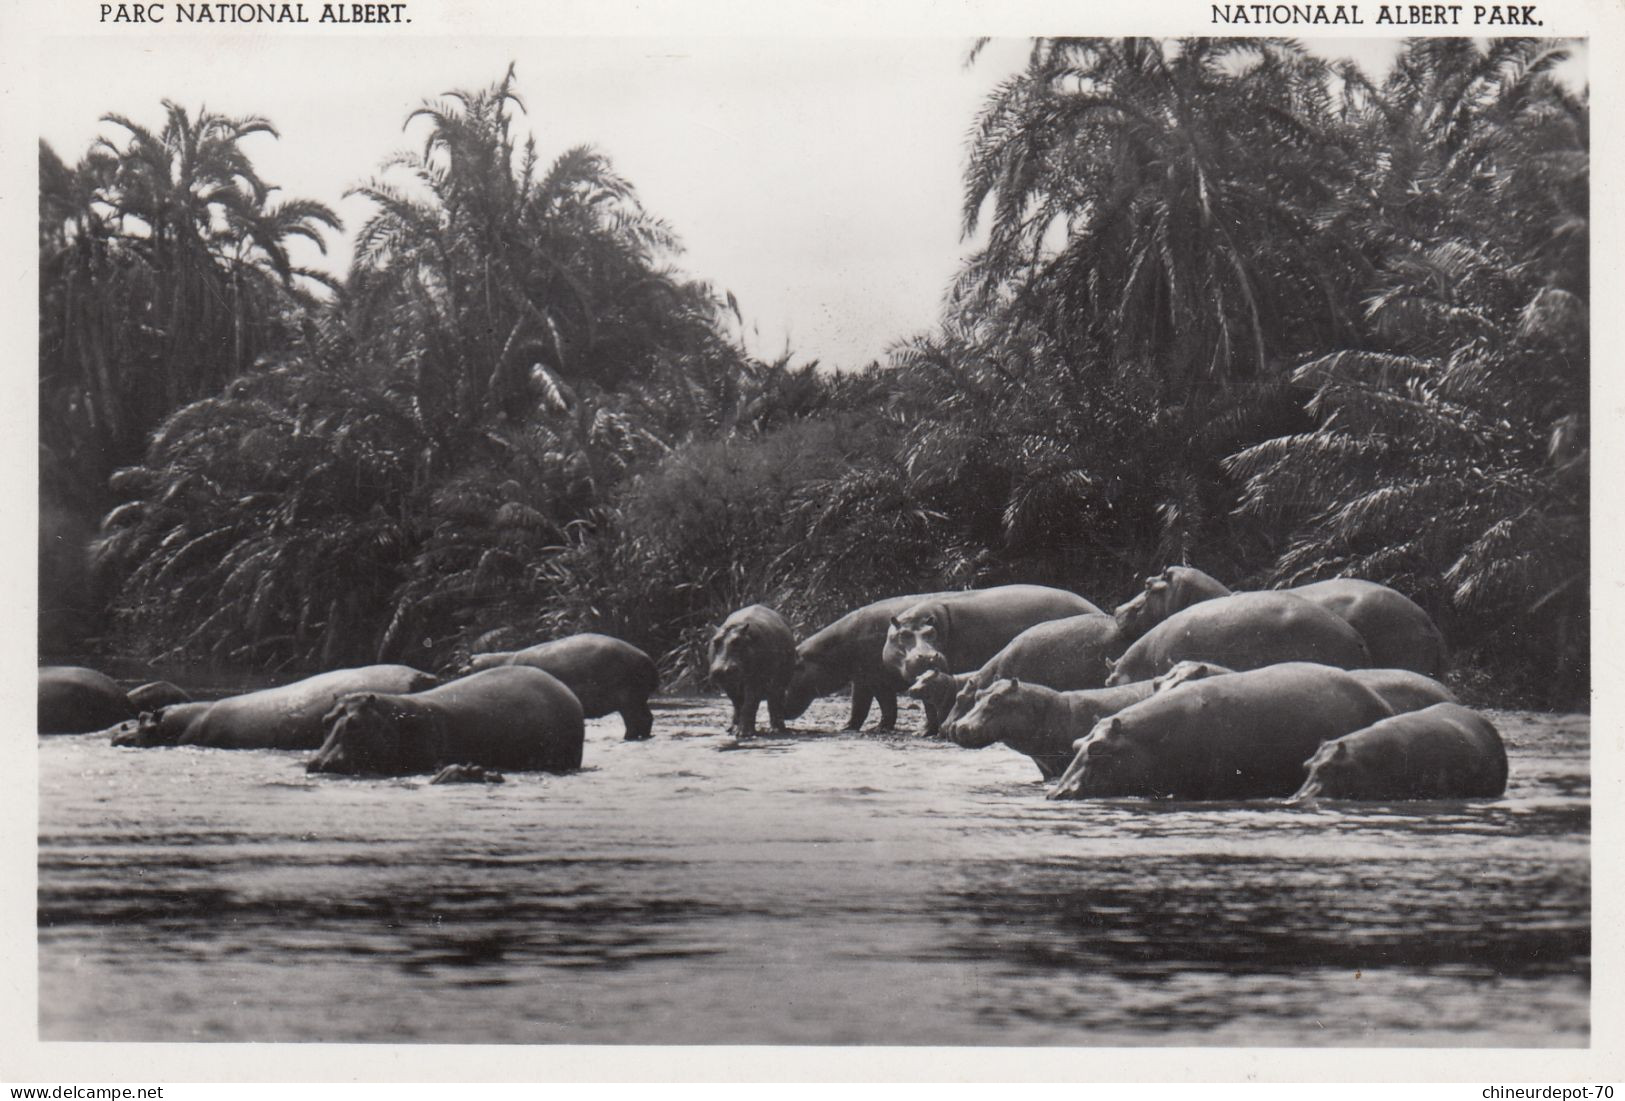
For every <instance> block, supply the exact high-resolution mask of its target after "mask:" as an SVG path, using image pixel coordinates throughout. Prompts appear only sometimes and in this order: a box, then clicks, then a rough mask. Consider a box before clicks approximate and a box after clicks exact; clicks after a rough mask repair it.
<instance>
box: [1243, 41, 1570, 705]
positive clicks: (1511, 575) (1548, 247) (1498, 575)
mask: <svg viewBox="0 0 1625 1101" xmlns="http://www.w3.org/2000/svg"><path fill="white" fill-rule="evenodd" d="M1560 57H1561V51H1560V50H1558V49H1555V48H1554V47H1553V46H1552V45H1551V44H1550V43H1541V42H1537V41H1534V40H1495V41H1494V42H1492V43H1491V44H1490V45H1488V46H1486V47H1479V46H1477V45H1474V44H1473V43H1471V42H1470V41H1467V40H1460V41H1455V40H1451V41H1449V42H1445V41H1443V40H1432V39H1428V40H1420V41H1418V42H1415V43H1412V44H1411V45H1410V46H1409V47H1408V48H1407V50H1406V51H1405V52H1404V53H1403V54H1402V55H1401V57H1400V60H1399V62H1398V64H1397V65H1396V68H1395V72H1394V74H1393V76H1392V77H1390V79H1389V80H1388V81H1387V82H1386V84H1385V85H1384V88H1383V89H1382V93H1381V96H1380V97H1378V99H1377V101H1376V102H1375V104H1374V106H1373V109H1372V111H1371V112H1370V114H1369V125H1370V126H1372V127H1373V128H1374V129H1375V133H1374V134H1371V135H1368V141H1369V142H1370V145H1371V147H1372V148H1374V149H1380V150H1383V152H1384V155H1383V156H1380V157H1373V158H1372V159H1371V160H1370V161H1369V162H1368V164H1369V167H1368V168H1367V170H1366V171H1365V172H1364V173H1363V177H1362V178H1363V179H1364V180H1365V181H1366V182H1365V183H1363V185H1362V187H1361V189H1360V190H1361V192H1362V193H1363V194H1364V195H1366V196H1368V197H1370V198H1368V204H1367V206H1366V208H1365V209H1363V210H1360V211H1359V212H1358V218H1357V220H1358V222H1359V223H1360V224H1361V225H1362V226H1363V227H1365V231H1364V236H1365V238H1366V240H1367V242H1368V243H1367V248H1368V250H1369V252H1370V254H1371V255H1372V256H1373V257H1376V258H1377V262H1378V264H1379V268H1378V274H1377V276H1376V278H1375V280H1374V282H1373V285H1372V287H1371V289H1370V291H1369V293H1368V296H1367V299H1366V303H1365V310H1364V313H1365V322H1366V333H1365V336H1364V339H1363V340H1362V341H1361V342H1359V343H1349V344H1346V345H1345V346H1343V347H1341V348H1339V349H1338V350H1336V351H1333V352H1330V353H1329V354H1322V355H1318V356H1315V357H1312V358H1310V359H1308V360H1307V361H1306V362H1304V364H1303V365H1302V366H1300V367H1299V368H1298V369H1297V371H1296V373H1295V379H1296V380H1297V381H1298V382H1299V383H1300V384H1301V385H1304V386H1306V387H1308V388H1310V389H1311V390H1312V392H1313V395H1314V397H1313V400H1312V402H1311V405H1310V410H1311V412H1312V413H1314V414H1315V416H1316V417H1317V420H1318V424H1317V425H1316V426H1315V427H1314V428H1313V429H1312V430H1306V431H1303V432H1300V433H1297V434H1295V435H1290V436H1283V437H1280V438H1276V439H1273V440H1269V441H1267V442H1264V443H1261V444H1258V445H1256V446H1254V447H1251V448H1247V449H1244V450H1241V451H1240V452H1238V453H1237V454H1236V455H1235V456H1234V457H1233V458H1232V459H1231V460H1229V467H1230V469H1231V470H1232V471H1233V472H1234V473H1236V474H1237V475H1239V476H1242V477H1244V478H1246V480H1247V485H1246V495H1245V498H1244V501H1243V508H1244V509H1245V510H1246V511H1248V512H1249V513H1252V514H1254V515H1257V516H1260V517H1269V518H1270V519H1271V520H1272V521H1275V522H1277V523H1285V524H1287V525H1289V526H1290V530H1292V532H1293V534H1292V536H1291V539H1290V543H1289V545H1288V546H1287V548H1286V550H1285V552H1284V553H1283V554H1282V555H1281V557H1280V558H1279V560H1278V562H1277V564H1276V573H1277V575H1278V576H1279V577H1280V578H1282V579H1287V580H1295V579H1308V578H1312V577H1317V576H1324V575H1326V574H1330V573H1336V572H1343V573H1356V574H1360V575H1362V576H1368V577H1374V578H1379V579H1384V580H1390V581H1394V582H1396V583H1398V584H1400V585H1401V586H1403V587H1404V588H1406V589H1407V590H1408V591H1411V592H1414V593H1417V594H1418V595H1420V596H1422V597H1423V598H1424V599H1430V600H1431V601H1432V602H1433V603H1434V604H1435V605H1436V606H1437V607H1441V608H1445V609H1449V610H1451V611H1452V612H1453V614H1454V615H1455V616H1457V617H1458V618H1461V619H1463V620H1465V621H1466V622H1467V623H1469V624H1477V625H1487V624H1495V625H1496V627H1497V628H1498V631H1497V632H1496V633H1494V634H1491V633H1488V632H1479V633H1478V637H1480V638H1490V639H1497V638H1499V639H1505V637H1506V635H1505V631H1506V630H1507V629H1509V628H1510V629H1512V630H1514V631H1517V632H1521V633H1522V635H1523V637H1525V638H1526V639H1540V640H1542V642H1541V643H1540V646H1539V649H1540V651H1541V652H1542V653H1543V654H1544V658H1543V659H1541V660H1539V661H1538V662H1537V661H1532V660H1531V657H1530V654H1529V651H1528V649H1525V648H1511V647H1509V648H1507V649H1506V650H1503V652H1501V653H1498V654H1495V653H1492V654H1491V655H1490V658H1491V659H1499V660H1501V661H1506V660H1508V657H1509V655H1511V654H1512V653H1513V652H1514V650H1515V653H1516V658H1517V661H1518V663H1519V664H1522V665H1524V666H1526V667H1528V666H1538V667H1539V668H1540V670H1541V673H1542V677H1543V679H1544V680H1545V682H1546V686H1547V687H1548V688H1549V689H1551V691H1552V696H1553V698H1561V697H1563V696H1565V695H1571V694H1573V693H1574V692H1575V690H1576V687H1577V686H1579V687H1581V688H1583V684H1584V676H1583V670H1584V652H1585V629H1584V615H1585V607H1586V600H1587V577H1588V566H1587V532H1588V522H1587V497H1588V488H1589V481H1588V469H1589V450H1588V442H1587V440H1588V418H1587V412H1586V410H1587V400H1588V397H1587V390H1588V375H1589V362H1590V350H1589V343H1588V335H1587V332H1588V297H1589V292H1588V282H1587V271H1586V263H1587V252H1586V248H1585V241H1586V238H1587V217H1588V215H1587V206H1586V192H1587V175H1588V168H1587V133H1586V132H1587V125H1586V110H1585V106H1584V103H1583V101H1582V100H1581V99H1577V98H1576V97H1574V96H1573V95H1572V94H1570V93H1569V92H1567V91H1566V90H1565V89H1563V88H1562V87H1561V86H1559V85H1557V84H1555V83H1553V82H1552V81H1551V80H1550V79H1549V78H1548V77H1547V76H1546V75H1545V74H1547V73H1548V72H1549V71H1550V69H1551V68H1552V66H1553V65H1554V64H1555V63H1556V61H1557V60H1559V59H1560Z"/></svg>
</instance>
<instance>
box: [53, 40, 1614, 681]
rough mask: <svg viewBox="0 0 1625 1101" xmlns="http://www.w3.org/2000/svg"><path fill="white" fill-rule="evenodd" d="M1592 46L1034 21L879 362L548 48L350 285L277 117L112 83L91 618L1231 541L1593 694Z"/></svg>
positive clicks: (1076, 575) (288, 643)
mask: <svg viewBox="0 0 1625 1101" xmlns="http://www.w3.org/2000/svg"><path fill="white" fill-rule="evenodd" d="M973 56H974V54H973ZM1565 56H1566V55H1565V53H1564V51H1563V49H1562V47H1561V45H1560V44H1554V43H1551V42H1548V41H1542V40H1533V39H1496V40H1491V41H1490V42H1488V43H1487V44H1477V43H1475V42H1474V41H1473V40H1470V39H1424V40H1415V41H1412V42H1410V43H1408V44H1407V45H1406V47H1405V49H1404V50H1403V52H1402V54H1401V55H1400V57H1399V59H1398V61H1397V62H1396V65H1395V67H1394V69H1393V71H1392V72H1391V73H1389V74H1388V75H1387V76H1386V77H1385V78H1384V79H1382V80H1380V81H1377V80H1374V79H1372V78H1371V77H1369V76H1368V75H1367V74H1364V73H1362V72H1360V71H1359V70H1358V69H1357V68H1355V67H1353V66H1351V65H1348V64H1328V63H1327V62H1325V61H1323V60H1320V59H1317V58H1315V57H1313V56H1312V55H1309V54H1307V53H1306V52H1305V51H1303V50H1302V49H1301V48H1299V47H1298V46H1296V45H1295V44H1294V43H1291V42H1288V41H1282V40H1275V39H1185V40H1178V41H1156V40H1149V39H1043V40H1038V41H1036V42H1035V43H1034V44H1033V49H1032V51H1031V55H1030V59H1029V62H1028V64H1027V65H1026V67H1025V68H1023V69H1022V70H1021V71H1020V72H1018V73H1015V74H1013V75H1012V76H1011V77H1009V78H1008V79H1006V80H1005V81H1003V82H1002V83H1001V84H1000V85H999V86H998V87H997V88H996V89H995V90H994V92H993V93H992V94H991V95H990V97H989V98H988V100H987V102H986V103H985V104H984V106H983V108H982V110H981V112H980V113H979V115H978V117H977V118H975V119H974V120H970V128H969V133H968V138H967V146H968V160H967V170H966V180H965V207H964V230H965V233H966V237H967V239H968V240H970V241H972V242H974V251H973V252H972V253H971V254H970V256H969V258H968V259H967V261H966V263H965V265H964V267H963V269H962V271H961V272H960V273H959V275H958V276H957V278H956V279H955V280H954V281H953V283H952V285H951V286H950V287H948V288H947V289H946V295H945V300H944V309H943V315H942V317H941V318H940V319H939V321H938V322H937V324H936V325H935V327H934V328H932V329H930V330H929V331H925V332H922V333H920V334H917V335H914V336H911V337H907V338H904V339H901V340H899V341H898V342H897V343H896V344H895V345H894V346H893V348H892V349H891V350H890V351H889V352H888V354H887V356H886V359H885V361H884V362H883V363H875V364H871V365H870V366H869V367H867V368H865V369H862V370H854V371H846V372H833V371H822V370H819V369H818V368H817V366H816V365H814V364H807V365H802V366H800V367H794V366H792V365H791V364H790V362H789V360H788V357H785V358H784V359H781V360H780V361H778V362H773V363H767V362H762V361H760V360H757V359H754V358H752V357H750V356H748V355H746V354H745V353H744V352H743V350H742V348H741V346H740V344H739V342H738V341H737V340H736V339H735V334H736V332H737V330H736V328H735V327H734V326H735V325H736V324H737V321H738V317H737V313H738V311H737V307H736V306H734V305H733V302H732V298H731V296H729V295H719V294H718V293H716V292H714V291H713V290H711V289H710V288H709V287H707V286H706V285H704V284H703V283H700V282H697V281H695V280H693V279H692V278H690V277H687V276H685V275H683V274H681V273H680V272H679V271H677V270H676V269H675V268H674V267H673V266H672V261H673V260H674V258H675V257H676V255H677V253H678V241H677V238H676V235H675V233H674V232H673V230H672V229H671V228H670V227H668V226H666V225H665V224H664V223H662V222H661V221H660V220H659V219H658V218H656V217H655V216H654V215H653V214H651V213H650V212H649V211H647V210H645V209H644V208H643V207H642V206H641V204H640V203H639V202H638V200H637V197H636V194H635V192H634V191H633V189H632V186H631V184H630V183H629V182H628V181H626V180H624V179H623V178H621V177H620V176H619V175H618V174H617V173H616V172H615V170H614V168H613V166H612V165H611V164H610V162H609V161H608V159H607V158H606V157H605V156H604V155H602V154H601V153H599V152H597V151H594V150H592V149H587V148H580V149H574V150H569V151H566V152H565V153H563V154H561V155H559V156H557V157H555V158H553V159H552V160H551V161H544V159H543V158H542V157H541V156H540V155H539V154H538V152H537V150H536V146H535V144H534V142H533V141H531V140H527V139H522V138H521V136H520V135H519V133H517V130H518V120H519V119H520V117H521V115H522V113H523V104H522V103H521V101H520V100H519V97H518V94H517V90H516V86H515V81H514V75H513V72H512V70H510V71H509V73H508V75H507V76H506V77H505V78H504V79H503V80H502V81H500V82H498V83H497V84H496V85H495V86H493V87H491V88H489V89H487V90H485V91H482V92H479V93H456V94H453V95H450V96H448V97H447V98H446V99H445V100H444V101H442V102H434V103H429V104H426V105H425V106H424V107H423V108H421V109H420V110H419V111H418V112H415V113H414V115H413V116H412V118H411V119H409V120H408V132H409V133H410V134H413V135H415V136H416V138H417V139H418V140H419V142H420V145H419V147H418V148H416V149H414V150H412V151H410V152H405V153H402V154H399V155H398V156H397V157H395V158H393V159H392V160H391V161H389V162H388V163H386V164H385V165H384V166H383V168H382V169H381V170H380V171H379V174H378V175H377V176H376V177H375V178H373V179H372V180H370V181H368V182H366V183H364V184H362V185H360V186H359V187H358V188H356V191H357V193H359V194H361V195H363V196H365V197H366V198H367V199H369V200H370V201H371V205H372V208H373V213H372V215H371V217H370V218H369V219H368V221H367V222H366V223H365V224H364V225H363V226H361V227H360V229H359V230H358V235H357V247H356V251H355V260H354V263H353V265H352V268H351V270H350V272H349V273H348V275H347V277H346V278H345V279H344V280H342V281H341V282H339V283H338V284H337V285H335V286H333V287H331V288H330V291H329V293H326V294H322V295H319V296H318V295H317V294H315V293H314V283H313V282H311V281H312V280H313V279H314V278H315V277H314V276H312V275H311V273H308V272H301V271H299V270H298V269H296V268H295V267H293V266H292V265H291V264H290V263H289V262H288V259H287V251H286V244H287V241H288V239H289V238H290V237H291V236H293V235H304V236H309V237H312V238H314V239H316V240H318V241H319V240H320V231H321V230H322V229H324V228H337V226H336V219H334V218H333V216H332V214H331V212H330V211H327V210H325V209H324V208H322V207H320V206H319V205H317V204H310V203H300V202H296V201H284V202H280V203H279V202H277V201H275V200H274V199H273V195H274V189H272V188H270V187H268V186H267V185H265V184H264V183H263V182H262V181H260V180H259V178H258V177H257V176H256V175H255V174H254V171H253V166H252V165H251V164H250V163H249V162H248V160H247V158H246V156H245V155H244V154H243V152H242V148H241V143H242V140H243V139H244V138H246V137H248V136H249V135H251V134H253V133H256V132H258V131H260V130H265V129H268V128H269V124H268V123H265V122H264V121H263V120H259V119H247V120H230V119H220V118H217V117H214V116H209V115H206V114H205V115H200V116H199V117H198V118H196V119H193V118H191V117H190V116H189V115H188V114H187V113H186V112H185V111H183V110H181V109H180V108H178V107H174V106H172V105H171V106H169V108H168V110H169V120H168V124H167V126H166V128H165V130H164V131H163V132H162V133H161V134H158V135H153V134H149V133H147V132H146V131H143V130H141V129H140V128H139V127H138V126H137V125H136V124H134V123H133V122H130V121H128V120H124V119H121V118H116V117H113V116H109V119H110V121H111V122H113V123H115V124H116V125H117V127H118V128H119V129H120V130H122V131H123V132H125V133H127V134H128V135H130V137H129V140H128V142H127V143H126V144H124V145H120V144H118V143H114V142H103V143H100V144H99V145H98V146H97V147H96V148H93V149H92V150H91V151H90V153H89V154H88V155H87V157H86V158H85V159H84V160H83V161H82V162H81V163H80V164H79V165H77V166H75V167H73V168H69V167H68V166H66V165H65V164H63V163H62V162H61V161H60V160H59V159H58V158H57V157H56V156H55V155H54V154H53V153H52V152H51V151H50V150H49V149H42V154H41V230H40V247H41V326H42V343H41V377H42V385H41V398H40V400H41V426H42V451H43V454H42V469H43V470H44V472H45V473H44V475H43V477H42V505H43V506H44V507H45V509H46V510H47V515H48V516H54V515H60V516H63V517H66V518H68V519H69V520H72V519H73V518H75V517H77V518H79V522H80V523H81V524H83V523H85V522H87V521H88V522H92V523H94V522H96V521H97V520H99V523H100V532H99V537H98V539H97V541H96V545H95V553H96V563H97V568H98V576H99V578H100V579H101V580H102V583H103V586H104V587H103V588H102V589H101V590H99V591H98V593H99V595H100V597H101V598H102V599H105V600H107V601H109V602H110V603H111V604H112V606H113V608H114V611H115V613H116V614H115V615H114V616H111V617H110V616H107V615H101V616H99V617H95V618H93V619H92V620H90V622H91V623H92V624H95V625H97V626H98V627H99V628H100V629H101V630H102V631H103V632H104V644H105V645H109V646H116V647H120V648H124V649H131V650H135V651H138V652H141V653H143V654H146V655H148V656H157V655H165V654H167V655H174V656H185V657H189V658H194V659H196V658H206V659H213V660H221V661H232V662H248V663H253V664H294V665H331V664H335V663H339V662H351V661H364V660H371V659H374V658H379V657H383V658H392V659H398V660H406V661H411V662H416V663H419V664H423V665H428V666H435V665H439V664H441V663H443V662H445V661H448V660H450V659H451V658H452V657H453V656H455V655H457V654H459V653H463V652H467V651H468V650H470V649H477V648H481V647H492V646H497V645H502V646H507V645H510V644H514V643H519V642H524V641H529V640H532V639H535V638H540V637H545V636H548V635H553V634H557V633H561V632H566V631H570V630H581V629H599V630H607V631H610V632H612V633H616V634H619V635H622V636H623V637H626V638H627V639H629V640H630V641H633V642H635V643H637V644H639V645H642V646H644V647H646V648H648V649H649V650H650V651H651V652H653V653H656V654H657V655H664V656H665V657H666V659H667V664H668V667H669V668H671V669H673V670H674V671H675V670H679V669H689V668H692V666H693V658H694V657H695V655H696V653H697V652H698V644H699V642H700V640H701V639H703V637H704V634H705V633H706V631H707V630H708V629H709V627H710V626H711V625H713V624H715V623H716V622H717V621H719V620H720V619H721V618H722V617H723V616H724V615H726V613H727V612H728V611H729V610H731V609H732V608H734V607H737V606H739V605H741V604H745V603H750V602H753V601H762V602H766V603H771V604H774V605H776V606H778V607H780V608H781V610H783V611H785V612H786V613H787V614H789V615H790V616H791V617H792V618H793V619H796V620H799V622H800V624H801V625H802V626H803V627H804V628H812V627H815V626H817V625H818V624H819V623H820V622H822V621H823V620H825V619H827V618H829V617H832V616H833V615H835V614H838V613H839V612H841V611H843V610H845V609H846V608H848V607H851V606H852V605H854V604H857V603H861V602H865V601H867V600H871V599H875V598H877V597H879V596H882V595H890V594H892V593H894V592H901V591H918V590H925V589H935V588H940V587H951V586H958V585H972V584H985V583H996V582H1004V581H1014V580H1032V581H1043V582H1050V583H1055V584H1061V585H1064V586H1067V587H1069V588H1072V589H1074V590H1076V591H1079V592H1081V593H1084V594H1085V595H1087V596H1089V597H1090V598H1091V599H1094V600H1095V601H1096V602H1097V603H1114V602H1116V601H1117V600H1119V599H1121V598H1122V597H1124V596H1125V595H1127V593H1128V592H1129V591H1131V590H1132V588H1133V587H1134V586H1135V585H1136V584H1137V579H1138V578H1139V577H1141V576H1143V575H1144V574H1145V573H1147V572H1150V571H1152V570H1155V569H1158V568H1160V567H1161V566H1162V565H1163V564H1165V563H1167V562H1173V561H1186V562H1190V563H1192V564H1195V565H1198V566H1201V567H1203V568H1205V569H1208V570H1209V571H1210V572H1213V573H1216V574H1218V575H1220V576H1222V577H1224V578H1225V579H1226V580H1228V581H1230V582H1231V583H1232V584H1233V585H1235V586H1237V587H1242V586H1249V585H1252V586H1263V585H1269V584H1275V583H1285V582H1296V581H1302V580H1308V579H1312V578H1315V577H1321V576H1332V575H1336V574H1351V575H1357V576H1364V577H1369V578H1373V579H1376V580H1384V581H1389V582H1391V583H1393V584H1395V585H1396V586H1398V587H1400V588H1401V589H1403V590H1404V591H1406V592H1407V593H1410V594H1411V595H1413V596H1415V597H1416V598H1417V599H1418V600H1420V601H1421V602H1422V603H1423V604H1424V605H1426V606H1427V607H1428V608H1429V609H1430V610H1431V611H1433V612H1434V613H1435V615H1436V616H1437V617H1438V618H1439V619H1440V620H1441V622H1442V623H1443V624H1444V625H1445V627H1446V630H1447V634H1448V635H1449V636H1450V638H1451V640H1452V642H1453V643H1454V644H1455V645H1456V646H1457V647H1458V649H1459V651H1460V655H1461V657H1462V658H1463V660H1464V664H1465V666H1466V667H1467V668H1470V669H1473V670H1476V671H1477V672H1478V674H1479V675H1480V676H1482V677H1484V678H1485V679H1486V680H1487V679H1489V678H1491V677H1493V678H1494V680H1495V681H1496V683H1497V685H1498V686H1499V687H1500V688H1501V689H1502V690H1503V691H1505V692H1507V693H1509V698H1510V695H1511V694H1517V693H1523V694H1525V695H1529V696H1531V697H1536V698H1542V699H1546V700H1549V701H1553V702H1564V703H1572V702H1575V701H1576V700H1579V699H1581V698H1583V695H1584V692H1585V689H1586V687H1587V685H1588V677H1589V667H1588V664H1587V649H1588V633H1587V619H1586V616H1587V607H1588V601H1589V577H1588V558H1587V549H1586V548H1587V538H1588V532H1587V517H1588V512H1587V495H1588V470H1589V461H1588V459H1589V451H1588V419H1587V396H1588V373H1589V341H1588V317H1587V309H1588V300H1589V287H1588V284H1587V267H1588V256H1587V243H1588V240H1589V229H1588V222H1587V218H1588V211H1587V200H1588V190H1589V176H1588V153H1587V150H1588V134H1587V108H1586V99H1585V97H1584V95H1583V94H1581V95H1576V94H1575V93H1573V92H1571V91H1569V90H1568V89H1566V88H1565V87H1564V86H1563V85H1562V84H1560V83H1558V82H1556V81H1554V80H1553V79H1552V77H1551V72H1552V69H1553V68H1554V67H1555V66H1556V65H1557V64H1558V63H1559V62H1560V61H1561V60H1562V59H1563V58H1564V57H1565ZM49 534H51V532H50V531H49V530H48V531H46V532H44V533H42V535H49ZM70 534H71V533H70ZM70 544H71V538H67V537H65V538H64V539H62V540H58V541H56V542H54V543H51V544H50V545H46V544H44V543H42V554H43V555H44V556H45V558H46V559H53V560H60V558H61V556H62V554H63V551H62V550H61V548H62V547H64V546H68V545H70ZM42 577H43V578H44V583H45V584H46V585H49V584H50V583H51V578H50V577H46V576H45V575H44V574H42ZM81 591H89V590H84V589H83V587H81ZM42 598H44V599H45V601H46V605H47V608H51V607H55V606H58V605H59V604H60V602H57V604H53V603H52V596H51V594H50V593H49V592H46V593H42ZM45 626H46V627H47V628H49V627H50V626H51V624H50V623H49V622H47V624H45ZM64 630H65V631H66V630H67V628H66V627H65V628H64ZM79 631H80V635H79V636H74V635H72V634H71V632H69V633H67V634H66V635H65V638H66V639H68V640H72V641H73V642H74V643H75V644H78V643H79V642H80V641H81V640H82V636H83V631H84V627H83V625H79ZM46 638H47V644H48V645H49V644H50V643H51V642H52V641H53V640H52V638H51V636H50V635H49V633H47V636H46Z"/></svg>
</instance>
